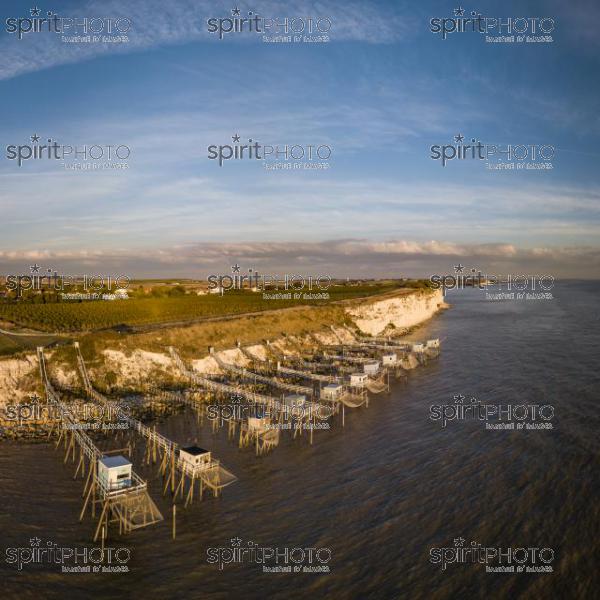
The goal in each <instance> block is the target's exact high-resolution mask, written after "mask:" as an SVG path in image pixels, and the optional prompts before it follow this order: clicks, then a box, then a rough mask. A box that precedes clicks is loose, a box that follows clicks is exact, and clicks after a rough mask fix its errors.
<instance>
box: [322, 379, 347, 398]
mask: <svg viewBox="0 0 600 600" xmlns="http://www.w3.org/2000/svg"><path fill="white" fill-rule="evenodd" d="M342 389H343V388H342V386H341V385H340V384H339V383H328V384H327V385H326V386H325V387H324V388H323V389H322V390H321V398H323V400H337V399H338V398H339V397H340V396H341V395H342Z"/></svg>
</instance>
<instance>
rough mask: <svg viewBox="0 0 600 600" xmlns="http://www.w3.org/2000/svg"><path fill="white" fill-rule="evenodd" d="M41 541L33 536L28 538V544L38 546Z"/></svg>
mask: <svg viewBox="0 0 600 600" xmlns="http://www.w3.org/2000/svg"><path fill="white" fill-rule="evenodd" d="M41 543H42V540H40V538H39V537H34V538H31V539H30V540H29V544H30V545H31V546H39V545H40V544H41Z"/></svg>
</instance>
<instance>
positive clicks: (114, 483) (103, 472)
mask: <svg viewBox="0 0 600 600" xmlns="http://www.w3.org/2000/svg"><path fill="white" fill-rule="evenodd" d="M132 469H133V467H132V464H131V462H130V461H128V460H127V459H126V458H125V457H124V456H121V455H120V454H119V455H117V456H104V457H102V458H101V459H99V460H98V480H99V482H100V485H101V487H103V488H104V489H106V490H109V491H113V490H121V489H124V488H128V487H130V486H131V472H132Z"/></svg>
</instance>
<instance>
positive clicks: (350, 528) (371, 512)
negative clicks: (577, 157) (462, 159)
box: [0, 281, 600, 600]
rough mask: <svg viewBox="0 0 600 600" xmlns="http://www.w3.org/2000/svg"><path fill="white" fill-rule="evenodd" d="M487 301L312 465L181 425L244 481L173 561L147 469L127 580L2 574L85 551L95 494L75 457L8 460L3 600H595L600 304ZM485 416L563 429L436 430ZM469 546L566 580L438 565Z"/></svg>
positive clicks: (294, 444)
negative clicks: (41, 554)
mask: <svg viewBox="0 0 600 600" xmlns="http://www.w3.org/2000/svg"><path fill="white" fill-rule="evenodd" d="M485 294H486V292H484V291H481V290H475V289H467V290H460V291H455V292H450V293H449V295H448V297H447V300H448V302H449V303H450V304H451V308H450V309H449V310H447V311H444V312H442V313H440V314H439V315H437V316H436V317H434V318H433V319H432V320H431V321H429V322H428V323H426V324H425V325H423V326H422V327H420V328H418V329H417V330H416V331H415V332H414V333H413V334H412V336H411V337H412V338H413V339H414V340H420V339H428V338H432V337H439V338H441V339H442V352H441V355H440V357H439V358H437V359H435V360H431V361H429V362H428V363H427V364H426V365H425V366H422V367H419V368H417V369H415V370H414V371H412V372H411V373H410V374H409V375H408V377H407V378H406V381H404V382H402V381H400V382H397V383H393V385H392V391H391V394H389V395H380V396H372V397H371V402H370V404H369V407H368V408H360V409H356V410H352V411H351V410H347V411H346V420H345V427H343V428H342V426H341V419H336V420H335V421H334V422H333V425H332V429H331V430H330V431H319V432H316V433H315V436H314V444H313V445H312V446H311V445H309V444H308V440H307V437H306V436H303V437H302V438H301V439H296V440H293V439H291V436H289V435H286V436H284V438H285V439H284V441H283V442H282V443H281V444H280V446H279V447H278V448H276V449H275V451H274V452H272V453H270V454H268V455H265V456H263V457H259V458H257V457H256V456H255V455H254V452H253V451H252V449H241V450H240V449H239V448H238V446H237V442H231V441H228V440H227V431H226V429H222V430H221V431H220V432H219V433H217V434H213V433H212V432H211V429H210V426H209V425H208V423H205V424H203V425H199V424H198V423H197V421H196V420H195V417H194V415H193V413H191V411H188V410H187V409H186V412H185V413H182V414H178V415H174V416H172V417H170V418H168V419H167V420H166V421H165V422H163V423H160V424H159V425H158V429H159V430H160V431H161V432H163V433H165V434H166V435H168V436H169V437H171V438H172V439H174V440H175V441H177V442H179V443H182V444H186V443H190V442H193V441H197V442H198V444H199V445H200V446H202V447H204V448H208V449H210V450H211V451H212V452H213V454H214V456H216V457H218V458H219V459H220V460H221V461H222V462H223V463H224V465H226V466H227V468H228V469H230V470H231V471H232V472H233V473H235V474H236V475H237V477H238V478H239V479H238V481H237V482H236V483H235V484H233V485H231V486H229V487H228V488H226V489H225V490H224V492H223V494H222V496H220V497H219V498H213V497H212V496H208V495H206V496H205V497H204V499H203V500H202V502H198V501H195V502H194V503H193V504H192V505H191V506H190V507H188V508H187V509H184V508H183V504H182V503H179V504H178V513H177V539H176V540H175V541H173V540H172V539H171V501H170V496H168V495H167V497H163V495H162V479H161V478H160V476H158V475H157V473H156V469H155V468H152V467H146V466H143V465H141V461H140V460H137V461H136V466H135V468H136V470H137V471H138V472H139V473H140V474H141V475H142V476H144V477H146V478H148V479H149V488H150V491H151V495H152V497H153V498H154V500H155V501H156V503H157V505H158V507H159V509H160V510H161V512H162V514H163V515H164V516H165V521H164V522H163V523H160V524H159V525H157V526H154V527H148V528H146V529H142V530H138V531H134V532H133V533H131V534H129V535H127V536H124V537H120V536H118V534H116V533H113V535H112V537H111V538H109V540H108V542H107V545H108V546H111V547H123V548H127V549H128V551H129V552H128V556H130V558H129V560H128V561H127V567H128V569H129V572H128V573H85V574H82V573H62V572H61V568H60V565H56V564H44V563H42V564H39V563H32V562H25V563H24V564H22V568H21V570H19V569H18V566H17V565H16V564H14V563H12V562H7V557H8V556H14V554H10V552H11V549H19V548H23V549H27V548H31V547H32V546H31V545H32V543H33V544H40V545H42V546H43V545H44V544H48V543H50V544H55V545H57V546H58V547H61V548H78V549H82V548H86V547H87V548H89V547H90V546H91V544H90V539H91V534H92V528H93V525H92V523H91V520H90V518H89V517H87V518H86V519H85V520H84V522H83V523H79V522H78V515H79V511H80V510H81V506H82V499H81V492H82V489H83V483H82V481H81V480H78V481H74V480H73V478H72V476H73V472H74V469H73V468H72V465H71V463H69V464H68V465H64V464H63V460H62V459H63V454H62V453H60V452H57V451H55V450H54V448H53V447H52V446H51V445H49V444H45V443H41V444H34V445H17V444H2V445H0V540H1V544H0V545H1V546H2V548H1V555H0V591H1V592H2V597H4V598H17V597H18V598H22V599H29V598H31V599H34V598H35V599H36V600H37V599H39V598H61V599H62V598H115V597H131V598H186V599H196V598H198V599H202V598H208V599H213V598H214V599H231V598H240V599H244V600H251V599H254V598H256V599H258V598H261V599H263V598H275V599H279V598H285V599H289V598H302V599H304V598H314V599H325V598H327V599H329V598H331V599H336V600H338V599H339V600H342V599H356V600H364V599H370V598H373V599H387V598H391V599H396V598H398V599H400V598H409V599H414V598H428V599H430V600H437V599H446V598H510V599H512V598H532V599H533V598H535V599H540V598H578V599H581V598H592V597H598V596H597V594H598V591H597V590H598V575H597V573H598V568H597V564H596V561H597V558H598V556H600V552H599V550H600V541H599V540H600V535H599V534H600V514H599V513H600V502H599V501H598V500H599V499H598V473H599V472H600V471H599V468H598V467H599V460H598V458H599V446H600V444H599V441H598V439H599V438H598V426H599V423H600V417H599V400H600V394H598V389H599V383H600V375H599V370H598V358H599V357H600V338H599V336H598V332H599V325H600V311H599V310H598V306H599V303H598V298H599V294H600V285H599V284H598V283H596V282H582V281H577V282H576V281H571V282H567V281H564V282H558V283H557V284H556V286H555V288H554V289H553V290H552V294H553V298H552V299H546V300H525V299H519V300H517V299H514V300H503V301H494V300H490V299H486V295H485ZM463 396H464V399H463V398H462V397H463ZM472 398H475V399H476V400H477V403H480V404H482V405H491V406H498V405H499V406H503V407H506V406H507V405H509V404H510V405H511V406H512V405H515V406H529V405H536V406H546V407H548V406H549V407H551V410H552V417H551V418H550V419H549V420H548V421H547V423H548V424H549V425H551V426H552V428H545V429H528V428H523V429H513V430H508V429H490V428H487V427H486V422H485V421H483V420H479V419H470V420H469V419H465V420H457V419H454V420H451V421H449V422H448V423H447V424H446V426H445V427H443V426H442V423H441V422H440V421H438V420H433V419H431V418H430V414H431V413H430V411H431V408H430V407H431V406H442V405H457V404H464V403H471V399H472ZM449 410H450V409H449ZM545 410H546V413H545V414H546V416H548V415H549V414H550V413H549V412H548V411H549V410H550V409H548V408H546V409H545ZM538 422H539V421H538ZM544 422H546V421H544ZM490 423H491V422H490ZM138 458H139V457H138ZM471 542H473V543H474V544H481V546H482V547H485V548H492V549H494V548H500V549H504V550H506V549H507V548H546V549H551V551H552V553H553V556H554V559H553V561H552V562H551V566H552V572H541V573H526V572H523V573H516V572H515V573H506V572H504V573H498V572H495V573H492V572H488V571H487V570H486V565H485V564H481V563H478V562H476V563H472V562H469V561H465V562H450V564H447V565H445V568H443V567H442V565H441V564H439V563H435V562H432V560H433V559H432V556H435V554H433V555H432V549H435V548H448V547H451V548H458V547H461V548H462V547H468V546H469V545H470V544H471ZM249 543H250V544H255V545H256V546H249V545H248V544H249ZM232 547H245V548H247V547H251V548H252V547H258V548H264V547H268V548H273V549H277V550H278V551H279V552H285V549H288V550H293V549H307V548H318V549H320V550H321V554H320V556H321V558H323V557H325V558H327V559H328V560H327V561H326V566H327V567H328V568H329V573H322V572H321V573H308V572H290V573H279V572H263V568H262V565H261V564H257V563H256V562H255V561H253V560H251V559H249V558H248V559H247V560H242V561H236V562H229V563H227V564H222V565H221V566H222V568H220V565H219V564H218V563H213V562H209V558H210V557H214V556H219V552H224V554H222V556H229V555H228V554H227V553H226V552H225V550H227V551H229V550H230V549H231V548H232ZM220 549H221V550H220ZM16 551H17V550H12V552H13V553H14V552H16ZM434 553H435V550H434ZM22 556H24V557H26V556H27V555H26V554H23V555H22ZM296 556H298V555H297V554H296Z"/></svg>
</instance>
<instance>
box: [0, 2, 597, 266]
mask: <svg viewBox="0 0 600 600" xmlns="http://www.w3.org/2000/svg"><path fill="white" fill-rule="evenodd" d="M59 4H60V6H57V4H52V2H38V3H36V4H35V5H36V6H37V7H39V8H40V9H41V10H42V12H44V11H47V10H52V11H55V12H56V13H58V14H59V15H61V16H80V17H81V16H89V17H95V16H107V15H113V16H115V17H117V16H126V17H127V18H130V19H131V22H132V26H131V30H130V32H129V38H130V41H129V42H128V43H125V44H102V43H100V44H66V43H64V42H62V41H61V40H60V35H56V34H53V33H46V32H43V33H37V34H26V35H25V36H24V39H22V40H17V39H16V37H15V35H14V34H9V33H7V32H6V31H5V30H4V27H3V28H2V32H1V33H0V56H2V59H0V125H1V126H0V131H1V132H2V151H3V156H2V160H1V161H0V205H1V206H2V216H3V218H2V220H1V222H0V236H1V241H0V266H1V265H5V270H6V269H8V267H9V265H10V266H13V263H18V264H23V265H25V264H26V263H27V261H28V260H29V258H31V257H39V258H42V259H45V260H46V262H47V263H51V264H52V265H53V266H55V267H56V266H57V265H60V264H61V263H64V264H65V269H64V270H67V267H68V268H70V269H75V270H77V269H80V268H83V265H85V264H89V263H90V262H96V263H97V264H102V263H107V264H108V263H110V264H116V263H119V262H121V263H124V264H127V268H128V269H130V270H131V271H134V274H136V275H153V274H157V275H158V274H161V275H162V274H167V273H169V272H175V273H177V275H178V276H183V275H186V274H189V275H190V276H194V275H197V274H199V273H200V272H201V271H202V270H203V269H204V270H206V269H209V268H210V267H211V266H212V265H213V264H216V263H217V262H219V261H220V262H221V264H223V266H225V265H226V264H228V263H227V260H228V259H229V257H241V258H242V260H243V259H244V258H245V259H246V262H248V261H254V262H255V263H256V262H258V263H262V264H265V265H266V264H271V263H273V264H278V265H280V266H281V267H282V268H285V267H286V266H287V265H298V264H302V261H303V260H304V261H306V257H307V256H310V257H311V258H310V260H311V261H316V262H320V261H321V262H322V261H325V262H327V264H328V268H330V269H332V270H334V271H335V270H337V271H339V273H340V274H349V273H348V271H349V270H351V268H352V267H353V266H354V268H357V269H359V268H360V270H361V271H363V272H369V271H371V272H373V273H374V274H376V275H383V274H396V272H397V270H398V268H399V267H398V268H397V265H398V264H404V265H411V266H410V269H408V270H411V271H413V272H414V274H416V273H417V272H418V271H419V270H423V269H427V268H430V267H431V265H434V264H435V265H439V266H440V267H441V266H442V264H450V263H451V262H452V260H453V259H454V258H455V257H457V256H458V257H460V256H462V257H464V258H467V259H470V260H471V261H475V260H477V261H478V264H481V263H482V261H483V262H484V263H486V261H487V263H489V264H492V265H498V264H500V263H501V264H502V265H503V266H504V267H506V268H509V267H510V264H509V263H510V261H512V262H513V263H514V265H519V266H521V267H528V268H529V267H534V266H535V267H539V268H542V267H543V268H546V269H549V270H552V269H553V270H554V271H556V273H557V274H560V275H562V276H568V275H572V276H598V267H599V266H600V261H599V260H598V252H597V240H598V237H597V236H598V222H599V219H598V202H599V199H600V175H599V169H598V168H597V164H598V159H599V158H600V148H599V147H598V141H599V138H600V135H599V133H600V116H599V113H598V95H599V94H598V92H599V90H598V87H599V86H600V77H598V74H599V68H598V57H599V56H600V54H599V52H598V50H599V49H600V48H599V46H600V44H599V42H598V39H597V37H596V35H595V31H594V26H593V24H594V23H596V24H597V23H598V22H599V16H600V10H599V9H598V7H596V6H595V5H594V3H593V2H587V1H581V2H574V3H570V5H569V6H566V5H565V4H564V3H559V2H554V1H550V2H548V1H546V2H490V1H488V0H486V2H485V3H481V4H480V5H477V4H475V3H474V4H463V5H461V6H462V7H464V9H465V11H466V12H470V11H471V10H477V11H478V12H480V13H483V15H484V16H494V17H503V18H506V17H522V16H528V17H551V18H553V19H554V20H555V23H556V28H555V30H554V31H553V33H552V35H553V39H554V41H553V42H552V43H549V44H545V43H537V44H491V43H489V44H487V43H485V41H484V40H483V39H482V37H483V36H481V35H479V34H476V33H463V34H451V35H450V36H449V38H448V39H447V40H445V41H444V40H442V39H441V38H440V36H439V35H435V34H433V33H431V32H430V31H429V19H431V18H433V17H451V16H452V14H453V10H454V9H455V8H456V7H457V6H459V5H458V3H455V2H454V3H449V2H431V3H428V2H423V3H419V4H418V6H415V3H408V2H390V3H386V2H367V1H360V2H359V1H354V2H329V1H321V2H300V3H297V2H294V3H291V2H290V3H286V2H274V1H273V2H261V3H256V4H254V3H239V4H237V6H238V7H239V8H240V9H241V12H242V14H244V13H245V12H247V11H250V10H252V11H254V12H255V13H258V14H261V15H264V16H279V17H284V16H290V17H294V16H298V15H314V16H327V17H329V18H330V19H331V21H332V28H331V33H330V38H331V41H330V42H329V43H312V44H308V43H306V44H304V43H300V44H280V43H278V44H267V43H262V41H261V39H260V36H256V35H253V34H247V35H235V36H234V35H231V36H229V37H226V38H225V39H224V40H222V41H219V40H218V39H216V38H215V36H213V35H210V34H209V33H208V32H207V31H206V24H205V21H206V19H207V18H210V17H217V18H219V17H222V18H225V17H227V16H230V15H231V12H230V11H231V9H232V8H234V6H235V3H231V2H227V3H225V2H194V1H191V0H189V1H188V0H180V1H178V0H175V1H173V2H169V3H164V2H157V1H154V0H147V1H141V0H139V1H138V0H136V1H130V2H116V1H112V2H111V1H110V0H109V1H107V2H101V3H100V2H88V3H83V4H82V3H81V2H62V1H61V2H60V3H59ZM33 6H34V4H32V3H24V2H10V1H8V2H4V3H3V5H2V9H1V10H2V22H4V21H5V19H6V18H8V17H27V16H29V10H30V8H32V7H33ZM34 133H37V134H38V135H40V136H41V137H42V138H46V137H51V138H52V139H55V140H57V141H58V142H59V143H65V144H73V145H76V144H80V145H83V144H88V145H91V144H101V145H105V144H125V145H127V146H129V147H130V148H131V157H130V158H129V161H128V165H129V168H128V169H127V170H125V171H116V172H112V171H102V172H76V173H74V172H65V171H64V170H62V169H61V168H60V167H59V166H58V165H57V164H56V162H55V161H29V162H26V163H25V164H24V165H23V166H22V167H21V168H18V167H17V165H16V164H15V162H14V161H10V160H7V159H6V158H5V156H4V150H5V147H6V146H8V145H10V144H15V145H19V144H26V143H28V142H29V136H31V135H33V134H34ZM236 133H237V134H239V135H240V136H241V138H242V139H247V138H252V139H254V140H258V141H260V142H262V143H264V144H285V143H288V144H317V145H318V144H327V145H329V146H330V147H331V148H332V157H331V159H330V161H329V163H330V169H329V170H327V171H324V172H314V171H302V172H268V171H265V170H264V169H263V168H261V165H260V164H259V163H258V162H252V161H236V162H235V163H234V162H233V161H231V162H230V163H228V164H225V165H224V166H223V167H222V168H219V166H218V165H217V164H216V163H215V162H214V161H211V160H208V159H207V147H208V146H209V145H211V144H217V145H218V144H228V143H231V136H232V135H234V134H236ZM459 133H460V134H463V135H464V136H465V137H467V138H471V137H475V138H477V139H478V140H480V141H481V142H482V143H488V144H538V145H541V144H548V145H552V146H554V147H555V148H556V156H555V159H554V160H553V166H554V169H553V170H552V171H544V172H533V171H525V172H516V171H509V172H495V171H489V170H486V169H485V168H484V166H483V164H481V162H479V161H461V162H458V161H454V162H451V163H450V164H448V165H447V166H446V167H442V166H441V164H440V163H439V161H434V160H431V158H430V150H429V148H430V146H431V145H433V144H449V143H452V138H453V136H455V135H457V134H459ZM306 244H308V246H307V245H306ZM283 248H286V251H285V252H284V251H283ZM348 248H352V250H351V251H349V250H348ZM348 256H352V257H353V258H352V260H351V261H348V258H347V257H348ZM207 257H212V258H207ZM284 257H287V258H284ZM303 257H304V258H303ZM436 257H437V258H436ZM384 259H385V260H384ZM211 260H212V261H213V262H212V263H211ZM286 261H287V262H286ZM436 261H437V262H436ZM507 261H508V262H507ZM463 262H464V260H463ZM583 263H585V264H583ZM390 265H396V266H395V267H394V269H392V271H394V272H393V273H392V272H391V271H390V268H391V267H390ZM514 265H513V266H514ZM186 269H189V270H190V272H189V273H187V271H186ZM590 269H591V270H592V272H591V273H590Z"/></svg>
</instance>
